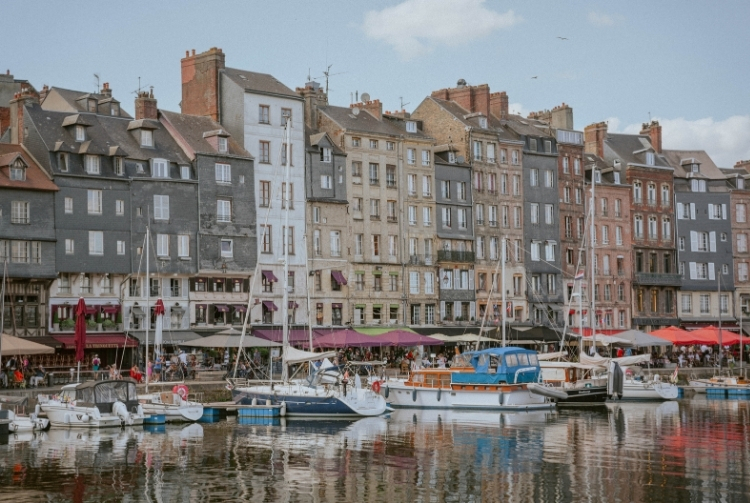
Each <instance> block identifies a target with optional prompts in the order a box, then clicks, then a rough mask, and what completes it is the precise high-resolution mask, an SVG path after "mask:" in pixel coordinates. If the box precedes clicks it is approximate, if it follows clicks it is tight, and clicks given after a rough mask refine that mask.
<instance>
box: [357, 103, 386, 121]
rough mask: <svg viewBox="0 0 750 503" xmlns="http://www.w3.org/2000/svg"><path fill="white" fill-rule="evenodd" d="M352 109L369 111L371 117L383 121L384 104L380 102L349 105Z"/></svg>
mask: <svg viewBox="0 0 750 503" xmlns="http://www.w3.org/2000/svg"><path fill="white" fill-rule="evenodd" d="M349 107H350V108H360V109H362V110H367V111H368V112H370V115H372V116H373V117H375V118H376V119H377V120H383V104H382V103H381V102H380V100H372V101H365V102H364V103H354V104H353V105H349Z"/></svg>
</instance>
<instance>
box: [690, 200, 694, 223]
mask: <svg viewBox="0 0 750 503" xmlns="http://www.w3.org/2000/svg"><path fill="white" fill-rule="evenodd" d="M690 220H695V203H690Z"/></svg>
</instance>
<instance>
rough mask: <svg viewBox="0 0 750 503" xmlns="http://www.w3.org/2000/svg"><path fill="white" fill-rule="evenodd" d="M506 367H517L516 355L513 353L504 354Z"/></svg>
mask: <svg viewBox="0 0 750 503" xmlns="http://www.w3.org/2000/svg"><path fill="white" fill-rule="evenodd" d="M505 366H506V367H518V357H517V356H516V355H515V354H510V355H505Z"/></svg>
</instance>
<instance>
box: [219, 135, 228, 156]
mask: <svg viewBox="0 0 750 503" xmlns="http://www.w3.org/2000/svg"><path fill="white" fill-rule="evenodd" d="M219 153H220V154H226V153H227V139H226V138H224V137H222V136H219Z"/></svg>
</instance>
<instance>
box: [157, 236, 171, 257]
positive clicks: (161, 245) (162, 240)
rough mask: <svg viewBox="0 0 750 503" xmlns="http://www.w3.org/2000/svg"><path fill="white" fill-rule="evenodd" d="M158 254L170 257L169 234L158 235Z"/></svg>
mask: <svg viewBox="0 0 750 503" xmlns="http://www.w3.org/2000/svg"><path fill="white" fill-rule="evenodd" d="M156 256H157V257H169V234H157V235H156Z"/></svg>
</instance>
